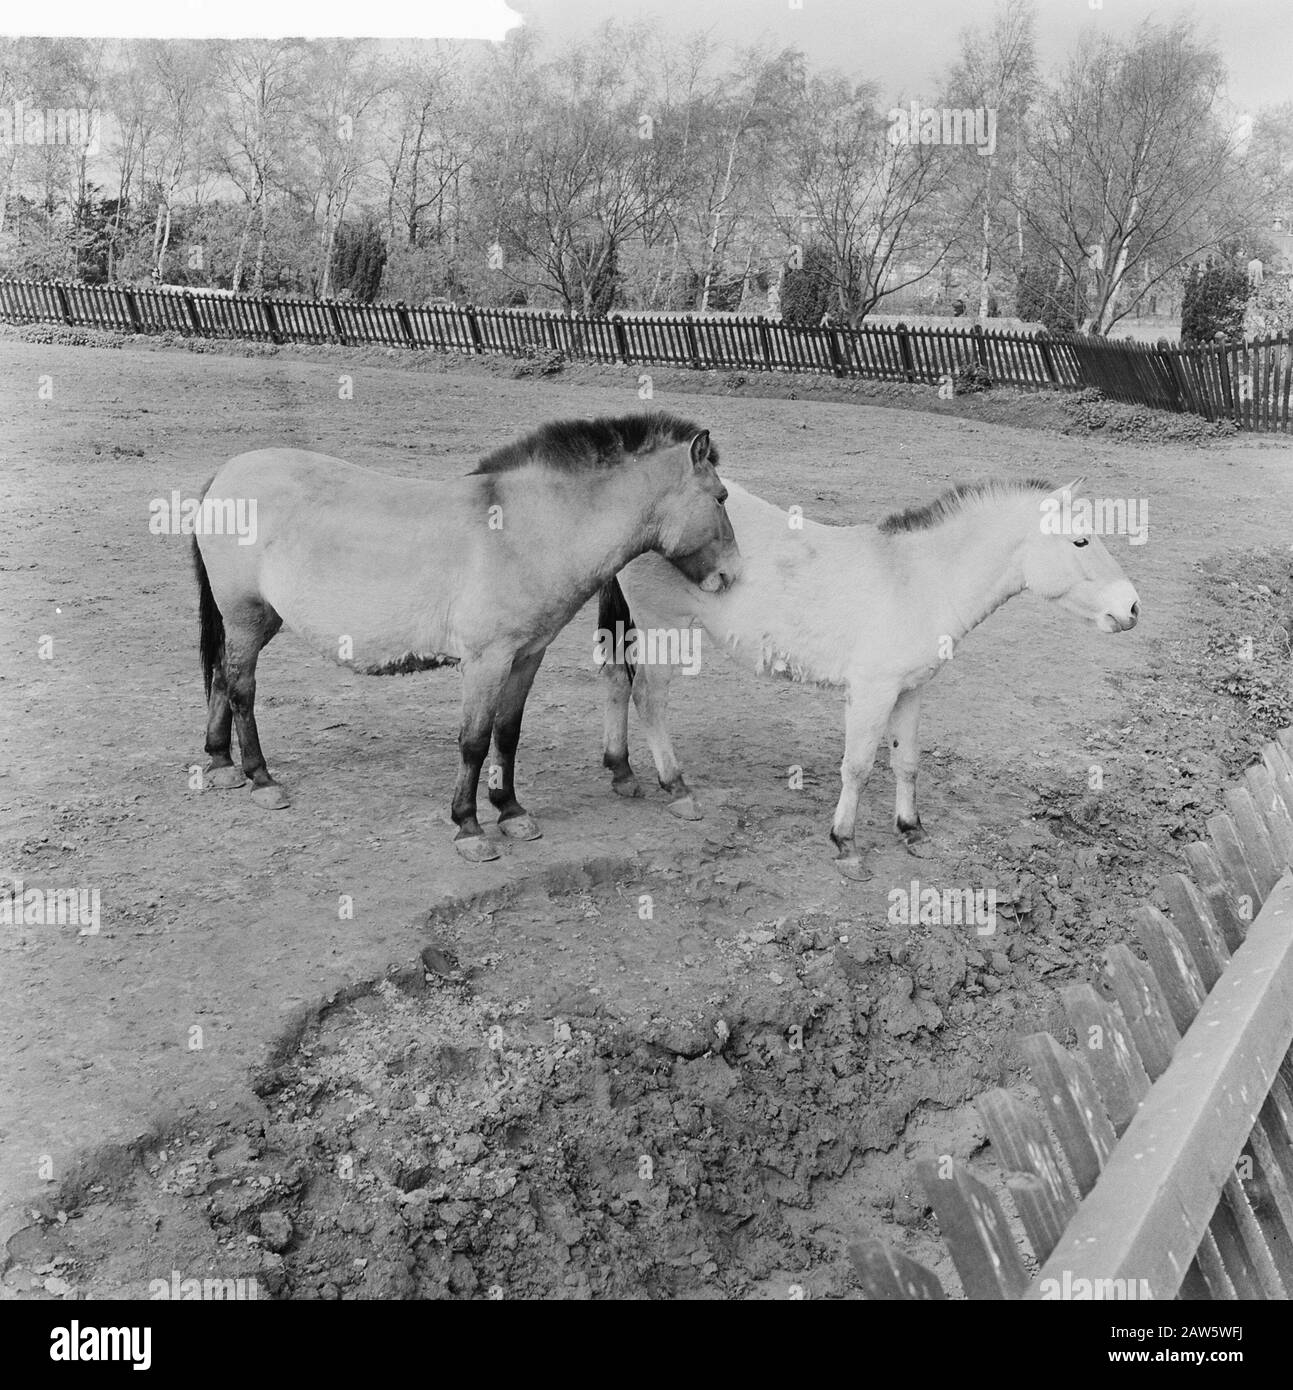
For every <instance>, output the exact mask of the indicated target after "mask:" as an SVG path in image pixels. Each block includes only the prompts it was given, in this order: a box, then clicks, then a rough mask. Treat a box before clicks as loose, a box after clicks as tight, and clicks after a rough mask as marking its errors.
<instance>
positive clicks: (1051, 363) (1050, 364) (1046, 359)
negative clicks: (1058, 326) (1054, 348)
mask: <svg viewBox="0 0 1293 1390" xmlns="http://www.w3.org/2000/svg"><path fill="white" fill-rule="evenodd" d="M1049 338H1050V335H1049V334H1048V333H1047V332H1046V330H1045V329H1044V328H1043V329H1042V330H1041V332H1040V333H1038V334H1037V335H1036V336H1035V337H1034V339H1033V341H1034V342H1035V343H1036V344H1037V346H1038V348H1039V349H1040V350H1041V354H1042V366H1043V367H1045V368H1046V375H1047V377H1048V378H1049V379H1050V383H1051V385H1052V386H1055V385H1057V384H1058V382H1059V376H1058V374H1057V373H1056V371H1055V359H1054V358H1053V357H1052V356H1051V345H1050V341H1049Z"/></svg>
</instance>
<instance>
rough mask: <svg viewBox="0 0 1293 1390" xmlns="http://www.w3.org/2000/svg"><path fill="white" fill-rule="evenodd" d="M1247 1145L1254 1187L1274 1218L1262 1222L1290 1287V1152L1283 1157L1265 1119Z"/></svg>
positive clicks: (1292, 1267)
mask: <svg viewBox="0 0 1293 1390" xmlns="http://www.w3.org/2000/svg"><path fill="white" fill-rule="evenodd" d="M1264 1115H1265V1108H1264V1107H1263V1116H1264ZM1248 1143H1249V1147H1250V1148H1251V1150H1252V1157H1253V1160H1254V1174H1253V1177H1254V1187H1257V1186H1258V1185H1260V1187H1261V1188H1262V1190H1263V1191H1264V1192H1265V1195H1266V1199H1267V1201H1268V1202H1269V1203H1270V1206H1271V1207H1272V1208H1273V1217H1274V1219H1268V1220H1267V1221H1265V1222H1263V1223H1262V1225H1263V1230H1264V1231H1265V1232H1266V1234H1267V1236H1268V1238H1269V1240H1270V1246H1271V1254H1272V1255H1273V1256H1274V1258H1275V1264H1276V1268H1277V1269H1278V1270H1279V1272H1280V1279H1281V1280H1282V1281H1283V1283H1284V1286H1285V1288H1288V1287H1289V1286H1290V1284H1293V1184H1291V1183H1290V1179H1289V1172H1288V1168H1287V1165H1286V1163H1285V1162H1283V1161H1282V1159H1286V1158H1287V1156H1288V1155H1287V1150H1285V1152H1284V1154H1283V1155H1281V1153H1280V1150H1279V1148H1278V1147H1277V1145H1276V1142H1275V1141H1274V1140H1273V1139H1272V1136H1271V1131H1270V1127H1269V1125H1268V1124H1267V1123H1266V1121H1265V1119H1264V1118H1259V1120H1258V1122H1257V1125H1256V1127H1255V1128H1254V1130H1253V1132H1252V1134H1251V1135H1250V1136H1249V1141H1248Z"/></svg>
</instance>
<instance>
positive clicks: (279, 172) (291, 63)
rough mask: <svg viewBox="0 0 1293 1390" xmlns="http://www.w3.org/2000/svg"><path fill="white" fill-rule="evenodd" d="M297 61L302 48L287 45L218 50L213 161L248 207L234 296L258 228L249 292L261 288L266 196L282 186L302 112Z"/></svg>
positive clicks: (235, 45) (262, 42)
mask: <svg viewBox="0 0 1293 1390" xmlns="http://www.w3.org/2000/svg"><path fill="white" fill-rule="evenodd" d="M301 58H302V50H301V46H300V44H298V43H296V42H294V41H289V40H270V39H238V40H235V41H231V42H226V43H221V44H220V45H219V46H218V48H217V52H216V62H215V87H216V92H217V96H218V98H219V100H218V103H217V106H218V116H217V130H218V143H217V148H216V162H217V166H218V168H219V169H220V172H222V173H224V174H226V175H227V176H228V177H229V178H231V179H232V180H233V181H234V183H236V184H237V185H238V188H239V189H240V190H241V192H242V195H243V198H244V200H245V202H246V205H247V206H246V216H245V218H244V221H243V228H242V236H241V239H240V241H239V243H238V253H237V256H236V257H235V259H234V265H233V275H232V288H233V289H234V290H235V291H236V290H238V289H240V288H241V287H242V280H243V274H244V269H245V263H246V256H247V243H248V240H249V239H250V236H251V231H252V227H253V225H256V224H257V223H259V229H258V233H257V238H256V257H255V269H254V271H253V274H252V289H253V291H256V292H259V291H260V290H261V289H262V288H263V286H264V279H265V246H266V242H267V241H268V239H269V192H270V186H271V184H272V183H275V182H279V183H281V180H282V177H283V171H284V166H285V164H286V162H287V160H288V157H289V150H290V147H291V145H292V138H291V136H292V127H293V123H294V117H295V114H296V112H297V111H299V109H300V99H299V93H298V85H297V79H296V77H295V75H294V73H295V70H296V69H297V68H298V67H299V64H300V62H301Z"/></svg>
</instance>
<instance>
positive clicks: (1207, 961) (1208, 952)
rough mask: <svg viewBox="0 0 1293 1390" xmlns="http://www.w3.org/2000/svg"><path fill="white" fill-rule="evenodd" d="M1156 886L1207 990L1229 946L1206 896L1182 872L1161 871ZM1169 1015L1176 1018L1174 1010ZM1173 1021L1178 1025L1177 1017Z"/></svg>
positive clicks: (1223, 965)
mask: <svg viewBox="0 0 1293 1390" xmlns="http://www.w3.org/2000/svg"><path fill="white" fill-rule="evenodd" d="M1159 887H1160V888H1161V889H1162V892H1163V896H1164V897H1165V898H1166V899H1167V904H1168V907H1169V908H1170V909H1171V911H1172V926H1173V927H1174V928H1175V929H1176V931H1177V932H1178V933H1179V934H1180V936H1181V937H1182V938H1183V939H1184V941H1185V944H1186V946H1187V947H1188V949H1189V952H1190V960H1191V961H1192V963H1193V965H1194V968H1195V971H1196V972H1197V974H1198V976H1199V980H1200V983H1201V984H1202V986H1203V993H1204V994H1207V993H1208V991H1209V990H1210V989H1211V988H1212V986H1213V985H1215V984H1216V983H1217V981H1218V980H1219V979H1220V978H1221V972H1222V971H1223V970H1224V969H1225V968H1226V963H1227V962H1228V961H1229V959H1230V948H1229V947H1228V946H1227V945H1226V942H1225V938H1224V937H1223V936H1222V935H1221V929H1220V928H1219V927H1218V926H1217V922H1216V918H1215V917H1214V916H1213V913H1212V908H1211V906H1210V905H1209V903H1208V900H1207V899H1206V898H1205V897H1204V896H1203V894H1202V893H1200V892H1199V890H1198V889H1197V888H1196V887H1195V886H1194V884H1193V882H1192V881H1191V880H1190V879H1188V878H1187V877H1186V876H1185V875H1184V874H1164V875H1163V877H1162V878H1161V879H1160V880H1159ZM1172 1016H1173V1018H1176V1013H1175V1010H1174V1011H1173V1015H1172ZM1176 1022H1177V1027H1178V1028H1180V1027H1181V1023H1180V1020H1179V1019H1177V1021H1176ZM1182 1031H1184V1030H1183V1029H1182Z"/></svg>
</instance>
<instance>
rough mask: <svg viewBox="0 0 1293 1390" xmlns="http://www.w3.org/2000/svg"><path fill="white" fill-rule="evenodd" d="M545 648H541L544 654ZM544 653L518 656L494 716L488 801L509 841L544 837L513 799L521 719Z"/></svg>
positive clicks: (514, 796)
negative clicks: (493, 755)
mask: <svg viewBox="0 0 1293 1390" xmlns="http://www.w3.org/2000/svg"><path fill="white" fill-rule="evenodd" d="M546 650H547V648H546V647H545V648H544V651H546ZM543 655H544V652H543V651H540V652H536V653H535V654H534V655H533V656H525V657H520V656H519V657H517V659H516V660H515V661H514V662H513V663H512V673H511V675H510V676H509V677H508V679H507V684H506V685H505V686H504V687H503V693H502V696H501V697H500V699H499V702H498V710H497V712H496V713H495V715H494V752H495V756H496V758H497V761H496V762H495V764H494V765H493V766H492V767H491V768H490V770H489V799H490V801H491V802H492V803H493V806H494V809H495V810H496V811H497V812H498V828H499V829H500V830H501V831H502V832H503V834H504V835H506V836H508V837H509V839H513V840H537V839H539V837H540V836H541V835H542V834H543V831H542V830H540V829H539V823H538V821H536V820H535V819H534V817H533V816H532V815H530V814H529V812H527V811H526V809H525V807H524V806H522V805H521V803H520V802H519V801H518V800H517V799H516V781H515V778H516V746H517V744H518V743H519V742H520V741H521V716H522V715H523V714H524V713H525V701H526V699H527V697H528V696H529V694H530V687H531V686H532V685H533V684H534V677H535V676H536V675H537V673H538V670H539V666H540V664H541V663H542V661H543Z"/></svg>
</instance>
